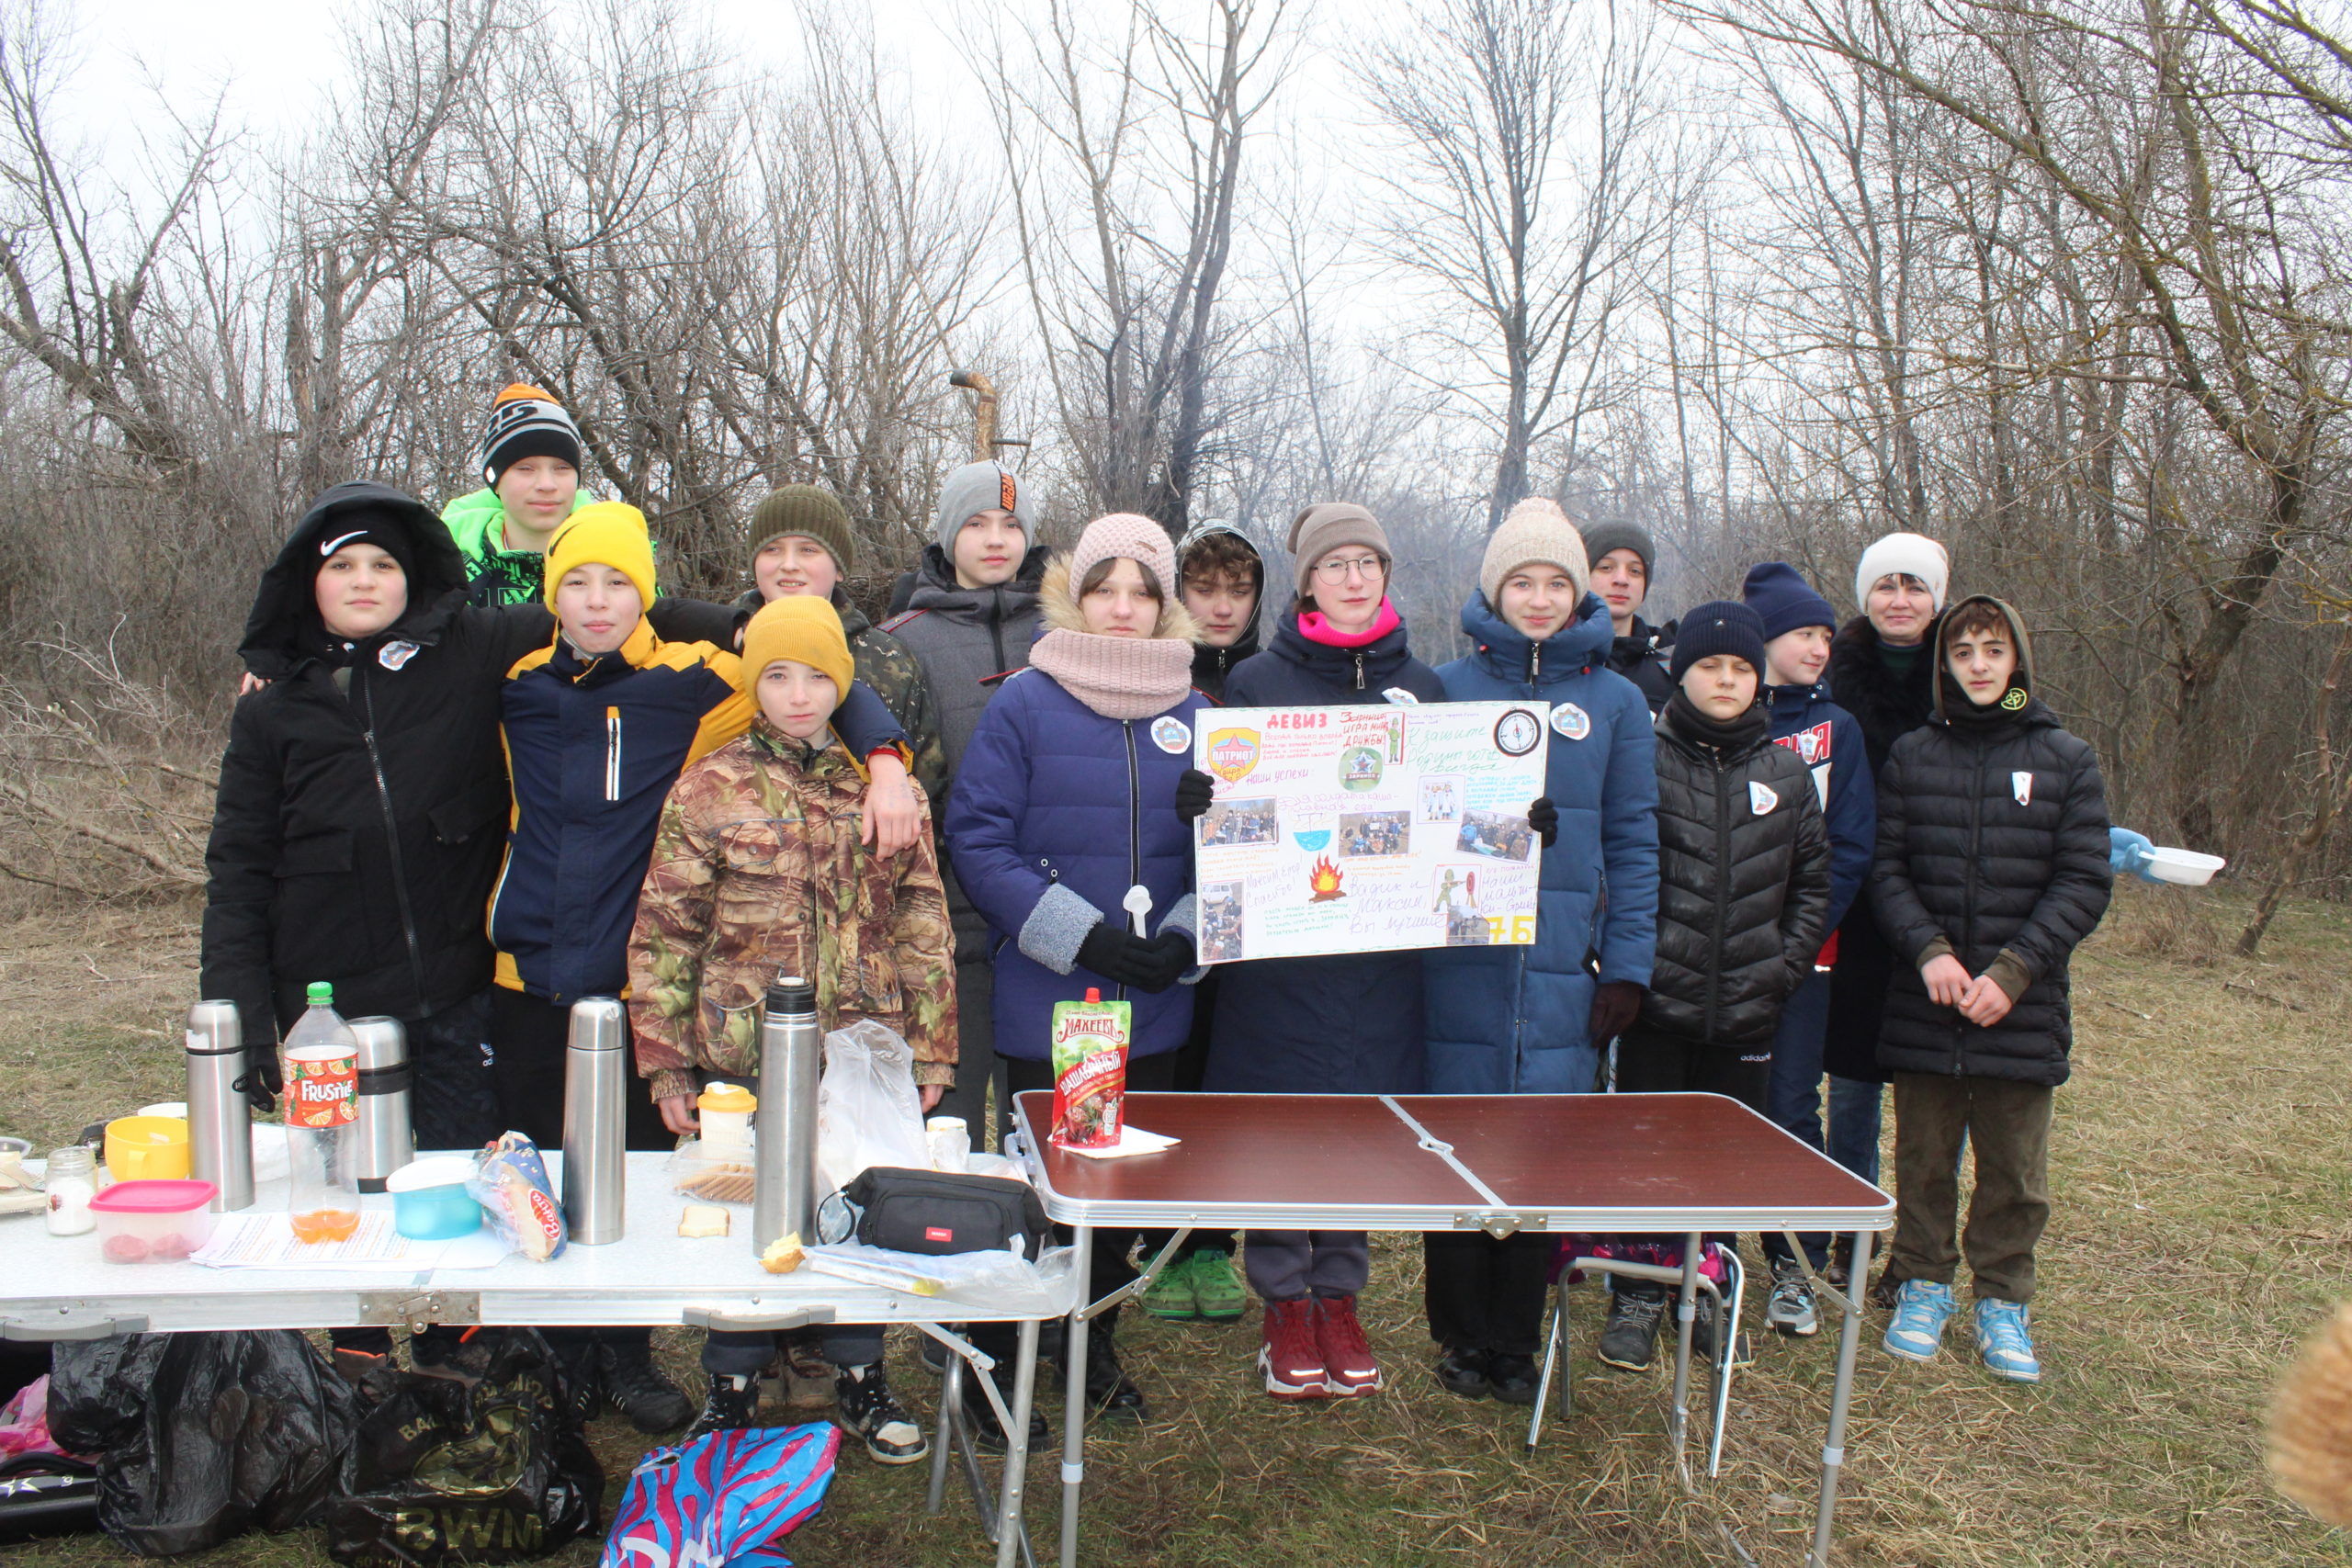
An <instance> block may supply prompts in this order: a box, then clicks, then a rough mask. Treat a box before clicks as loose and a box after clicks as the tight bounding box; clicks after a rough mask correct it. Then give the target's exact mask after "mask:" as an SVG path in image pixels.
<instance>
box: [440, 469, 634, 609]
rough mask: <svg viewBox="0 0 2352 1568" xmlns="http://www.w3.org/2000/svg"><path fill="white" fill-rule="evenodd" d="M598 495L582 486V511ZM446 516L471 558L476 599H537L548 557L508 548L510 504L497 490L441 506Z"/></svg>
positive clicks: (578, 500) (576, 498) (576, 506)
mask: <svg viewBox="0 0 2352 1568" xmlns="http://www.w3.org/2000/svg"><path fill="white" fill-rule="evenodd" d="M595 499H596V498H595V497H594V495H591V494H590V493H589V492H588V488H587V487H586V486H585V485H582V487H581V488H580V490H579V491H577V492H576V493H574V494H573V496H572V498H571V510H572V511H574V512H577V511H579V510H580V509H581V508H582V507H583V506H585V505H587V504H588V503H589V502H593V501H594V500H595ZM441 521H442V522H443V523H445V524H447V525H448V528H449V536H450V537H451V538H453V539H455V540H457V542H458V554H459V555H461V556H463V557H464V558H465V560H466V581H467V583H468V584H469V592H468V593H467V598H468V599H469V600H470V601H471V602H472V603H474V604H490V605H498V604H537V603H538V602H539V599H540V596H541V592H542V588H541V584H542V582H543V581H544V579H545V577H546V569H547V558H546V557H545V556H543V555H541V554H539V552H538V551H537V550H510V549H508V548H507V547H506V503H505V502H503V501H501V500H499V499H498V492H497V491H494V490H478V491H474V492H473V493H472V494H470V495H461V496H459V497H458V499H457V500H455V501H453V502H450V503H449V504H448V505H447V506H445V507H443V508H442V509H441Z"/></svg>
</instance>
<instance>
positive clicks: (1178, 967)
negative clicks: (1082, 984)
mask: <svg viewBox="0 0 2352 1568" xmlns="http://www.w3.org/2000/svg"><path fill="white" fill-rule="evenodd" d="M1078 962H1079V966H1080V968H1084V969H1091V970H1092V971H1094V973H1096V974H1097V975H1100V976H1103V978H1104V979H1105V980H1108V981H1110V982H1111V983H1112V984H1113V985H1114V986H1132V987H1135V988H1136V990H1138V991H1148V992H1152V993H1154V994H1157V993H1159V992H1160V991H1164V990H1166V989H1167V988H1168V987H1170V986H1172V985H1174V984H1175V983H1176V981H1177V979H1178V978H1179V977H1180V976H1182V974H1183V973H1184V971H1185V970H1187V969H1190V968H1191V967H1192V966H1193V939H1192V937H1191V935H1190V934H1188V933H1186V932H1184V931H1162V932H1160V933H1159V935H1158V936H1147V937H1134V936H1129V935H1128V934H1127V933H1126V932H1125V931H1121V930H1119V929H1118V927H1116V926H1114V925H1113V924H1112V923H1111V922H1110V921H1108V920H1104V921H1103V922H1101V923H1100V924H1098V925H1096V926H1095V927H1094V929H1093V930H1091V931H1088V932H1087V933H1086V940H1085V941H1083V942H1080V943H1079V944H1078Z"/></svg>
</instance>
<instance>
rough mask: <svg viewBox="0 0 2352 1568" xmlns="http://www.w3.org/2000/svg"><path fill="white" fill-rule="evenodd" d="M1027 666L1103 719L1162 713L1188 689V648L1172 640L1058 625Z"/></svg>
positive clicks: (1038, 642) (1190, 655)
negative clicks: (1100, 633) (1105, 634)
mask: <svg viewBox="0 0 2352 1568" xmlns="http://www.w3.org/2000/svg"><path fill="white" fill-rule="evenodd" d="M1029 662H1030V663H1032V664H1034V665H1035V666H1036V667H1037V668H1038V669H1040V670H1043V671H1045V672H1046V674H1048V675H1051V676H1052V677H1053V678H1054V679H1055V680H1057V681H1058V682H1061V684H1062V688H1063V690H1065V691H1067V692H1069V694H1070V695H1071V696H1073V697H1076V698H1077V699H1078V700H1079V701H1080V702H1081V703H1084V704H1085V705H1087V706H1088V707H1090V708H1092V709H1093V710H1094V711H1095V712H1096V713H1099V714H1101V715H1102V716H1103V717H1104V718H1149V717H1150V716H1152V715H1154V714H1159V713H1166V712H1167V711H1168V710H1169V709H1170V708H1172V707H1174V706H1175V705H1176V704H1177V702H1178V700H1179V699H1181V698H1182V696H1183V695H1184V694H1185V693H1186V692H1189V691H1191V690H1192V689H1193V645H1192V644H1191V643H1189V642H1185V641H1182V639H1180V638H1176V637H1100V636H1097V635H1096V634H1095V633H1093V632H1081V631H1073V630H1071V629H1070V628H1069V627H1067V626H1061V627H1057V628H1056V629H1054V630H1052V631H1049V632H1047V633H1046V635H1045V636H1043V637H1039V638H1038V639H1037V640H1036V641H1035V643H1033V644H1032V645H1030V649H1029Z"/></svg>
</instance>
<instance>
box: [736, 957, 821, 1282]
mask: <svg viewBox="0 0 2352 1568" xmlns="http://www.w3.org/2000/svg"><path fill="white" fill-rule="evenodd" d="M819 1046H820V1035H819V1033H818V1032H817V987H814V986H812V985H810V984H809V982H808V981H806V980H804V979H802V978H801V977H800V976H797V975H787V976H781V977H779V978H778V979H777V980H776V982H775V984H774V985H772V986H770V987H768V996H767V1007H766V1008H765V1010H764V1011H763V1015H762V1017H761V1019H760V1106H759V1109H758V1110H757V1111H753V1112H752V1251H754V1252H764V1251H766V1250H767V1248H768V1247H769V1245H770V1244H771V1243H773V1242H775V1240H776V1239H777V1238H778V1237H779V1236H784V1235H797V1236H799V1237H800V1239H801V1240H803V1241H805V1242H814V1241H815V1240H816V1239H817V1070H818V1067H819V1066H820V1060H819V1057H818V1054H817V1053H818V1050H819Z"/></svg>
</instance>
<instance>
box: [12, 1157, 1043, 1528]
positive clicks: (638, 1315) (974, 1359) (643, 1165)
mask: <svg viewBox="0 0 2352 1568" xmlns="http://www.w3.org/2000/svg"><path fill="white" fill-rule="evenodd" d="M668 1158H669V1156H667V1155H662V1154H646V1153H637V1154H631V1155H630V1156H628V1202H627V1218H626V1220H625V1223H624V1224H625V1229H624V1235H623V1237H622V1239H621V1240H619V1241H617V1242H614V1243H611V1244H609V1245H607V1246H603V1247H580V1246H573V1247H568V1248H566V1249H565V1251H564V1255H563V1256H562V1257H560V1258H556V1259H554V1260H552V1261H550V1262H546V1263H534V1262H531V1261H530V1260H528V1259H527V1258H520V1257H513V1256H510V1257H508V1258H506V1259H505V1260H504V1261H503V1262H501V1263H499V1264H497V1265H496V1266H494V1267H492V1268H489V1269H448V1268H437V1269H423V1270H418V1271H415V1272H411V1273H402V1272H401V1271H399V1270H383V1271H369V1272H355V1271H346V1270H340V1269H334V1270H330V1269H316V1270H301V1271H297V1270H284V1269H206V1268H200V1267H198V1265H196V1264H193V1263H186V1262H180V1263H141V1264H119V1263H108V1262H106V1261H105V1260H104V1259H103V1258H100V1257H99V1256H98V1249H97V1247H96V1238H95V1237H94V1236H91V1235H79V1236H52V1235H49V1234H48V1232H47V1231H46V1229H44V1228H43V1226H42V1224H41V1222H40V1217H39V1216H38V1215H22V1216H17V1217H12V1218H5V1219H0V1248H5V1253H6V1258H7V1260H8V1263H9V1265H10V1267H9V1268H8V1269H6V1273H5V1277H0V1339H17V1340H36V1341H39V1340H70V1339H102V1338H105V1337H108V1336H110V1335H116V1334H145V1333H153V1334H176V1333H198V1332H217V1331H223V1330H232V1329H253V1328H296V1329H313V1328H339V1327H346V1326H356V1325H386V1326H393V1325H407V1326H408V1327H410V1328H411V1329H421V1328H424V1327H425V1326H426V1325H431V1324H436V1323H451V1324H485V1325H499V1326H510V1327H534V1328H546V1327H593V1326H597V1325H647V1326H651V1327H673V1326H684V1327H698V1328H718V1329H741V1330H763V1329H786V1328H798V1327H803V1326H805V1325H811V1324H826V1323H833V1322H844V1323H879V1324H893V1323H899V1324H906V1325H910V1326H911V1327H914V1328H916V1329H918V1330H920V1331H921V1332H922V1333H924V1334H926V1335H928V1336H930V1337H932V1338H933V1339H936V1340H938V1341H939V1342H940V1343H941V1344H942V1345H944V1346H945V1347H946V1348H947V1349H948V1350H949V1351H950V1352H951V1354H950V1357H949V1359H948V1367H949V1377H948V1379H947V1381H946V1383H945V1384H944V1391H943V1396H942V1400H943V1402H942V1405H941V1413H940V1420H939V1425H938V1438H937V1440H936V1443H935V1446H934V1448H933V1456H932V1467H931V1468H932V1473H931V1485H930V1489H929V1495H928V1496H927V1499H926V1503H927V1506H928V1509H929V1511H930V1512H931V1513H933V1514H936V1513H938V1512H939V1511H940V1509H941V1507H942V1506H943V1502H944V1497H943V1494H944V1485H945V1479H946V1473H947V1467H948V1461H949V1458H950V1450H954V1451H955V1453H956V1455H957V1456H958V1457H960V1458H961V1460H962V1461H963V1463H962V1468H963V1471H964V1474H965V1479H966V1481H967V1483H968V1485H969V1487H970V1490H971V1494H972V1501H973V1506H974V1509H975V1511H976V1512H977V1513H978V1516H979V1518H980V1521H981V1524H982V1527H983V1528H984V1529H986V1530H987V1532H988V1535H989V1540H990V1541H991V1542H992V1543H993V1544H994V1545H995V1548H996V1563H997V1568H1013V1564H1014V1562H1015V1561H1016V1558H1025V1559H1026V1560H1027V1561H1029V1562H1032V1563H1034V1562H1035V1553H1034V1551H1032V1549H1031V1547H1030V1543H1029V1540H1028V1538H1027V1531H1026V1529H1025V1527H1024V1526H1023V1520H1022V1511H1023V1483H1024V1481H1025V1479H1026V1477H1025V1472H1026V1470H1027V1461H1028V1449H1029V1418H1030V1410H1031V1407H1032V1404H1033V1403H1034V1399H1035V1388H1036V1374H1037V1335H1038V1328H1039V1325H1040V1324H1041V1323H1042V1322H1044V1321H1045V1319H1044V1318H1042V1317H1035V1316H1033V1317H1022V1316H1020V1315H1019V1314H1014V1313H1010V1312H1002V1311H993V1310H988V1309H980V1308H974V1307H970V1306H967V1305H964V1304H962V1303H957V1302H956V1301H954V1300H952V1299H951V1298H949V1297H945V1296H918V1295H914V1294H911V1293H910V1292H899V1291H891V1290H884V1289H880V1288H877V1287H872V1286H864V1285H858V1284H854V1283H852V1282H851V1281H849V1280H839V1279H832V1278H829V1277H827V1276H823V1275H818V1274H812V1273H809V1272H807V1271H801V1272H797V1273H792V1274H778V1275H767V1274H763V1273H761V1272H760V1270H759V1268H758V1265H757V1263H756V1262H755V1261H754V1259H753V1258H752V1251H751V1243H750V1240H749V1238H748V1234H747V1232H748V1225H749V1221H750V1206H749V1205H748V1204H738V1205H730V1208H732V1209H735V1210H739V1211H740V1212H741V1223H742V1224H744V1226H745V1227H746V1229H745V1230H744V1231H739V1232H738V1233H737V1234H735V1235H730V1236H726V1237H713V1238H705V1239H697V1240H687V1239H684V1238H682V1237H680V1236H678V1235H676V1234H675V1233H676V1230H677V1223H678V1209H679V1205H680V1204H681V1203H682V1202H684V1200H683V1199H681V1198H679V1197H678V1196H676V1195H675V1194H674V1193H673V1191H672V1190H671V1185H670V1181H669V1179H668V1177H667V1175H666V1174H665V1173H664V1171H663V1169H662V1165H663V1163H664V1162H665V1161H666V1160H667V1159H668ZM559 1161H560V1156H558V1155H555V1154H552V1153H550V1154H549V1155H548V1165H549V1167H550V1168H551V1169H552V1170H554V1171H555V1172H556V1173H557V1179H559V1180H560V1164H559ZM284 1202H285V1199H284V1184H283V1183H282V1182H278V1183H262V1184H261V1185H260V1186H259V1187H258V1188H257V1190H256V1191H255V1195H254V1206H253V1208H251V1209H249V1210H246V1211H244V1212H245V1213H270V1212H272V1211H274V1210H277V1209H281V1208H283V1207H284ZM361 1206H362V1207H363V1208H367V1209H373V1208H379V1207H384V1208H388V1207H390V1199H389V1198H384V1197H380V1196H370V1197H366V1198H363V1199H362V1200H361ZM1082 1266H1083V1265H1082V1263H1081V1267H1082ZM1080 1278H1082V1276H1080ZM1072 1293H1073V1295H1075V1294H1078V1293H1079V1290H1078V1288H1074V1289H1073V1292H1072ZM1073 1304H1075V1303H1073ZM1062 1310H1064V1309H1060V1308H1057V1310H1056V1311H1055V1312H1053V1313H1050V1314H1046V1316H1058V1315H1060V1313H1061V1311H1062ZM948 1322H952V1323H956V1324H958V1325H962V1324H968V1323H1017V1324H1019V1325H1020V1333H1019V1337H1018V1349H1017V1351H1016V1355H1015V1359H1014V1363H1013V1366H1012V1389H1011V1398H1010V1400H1009V1401H1008V1400H1007V1398H1006V1396H1005V1393H1004V1392H1003V1391H1001V1390H1000V1389H999V1388H998V1386H997V1380H996V1378H995V1377H994V1376H993V1375H992V1373H993V1371H994V1370H995V1369H996V1368H997V1367H998V1362H997V1361H996V1360H995V1359H994V1358H992V1357H990V1356H989V1355H988V1354H987V1353H986V1352H984V1351H982V1350H980V1349H979V1348H978V1347H976V1346H974V1345H973V1344H972V1343H971V1342H970V1341H969V1340H967V1339H966V1338H964V1337H962V1336H961V1335H958V1334H956V1333H954V1332H952V1331H951V1330H949V1329H948V1328H946V1327H945V1326H944V1323H948ZM967 1367H968V1368H969V1369H970V1371H972V1372H975V1373H977V1374H978V1386H979V1389H980V1392H981V1393H982V1394H984V1395H985V1396H986V1397H987V1399H988V1401H989V1404H990V1406H991V1407H992V1408H993V1410H994V1411H995V1414H996V1416H997V1419H998V1420H999V1421H1000V1422H1001V1423H1002V1429H1003V1431H1004V1434H1005V1438H1006V1443H1007V1449H1006V1453H1005V1459H1004V1468H1003V1473H1002V1475H1001V1478H1000V1480H999V1482H998V1484H997V1486H996V1487H995V1488H994V1492H995V1495H994V1496H993V1497H991V1496H990V1495H989V1492H990V1488H989V1486H988V1485H987V1483H986V1482H985V1480H984V1478H983V1476H982V1473H981V1470H980V1465H979V1461H978V1454H977V1451H976V1449H975V1446H974V1444H973V1443H972V1441H971V1437H970V1434H969V1433H968V1432H967V1431H966V1430H965V1427H964V1424H963V1422H962V1419H961V1416H962V1412H961V1410H960V1409H959V1408H952V1407H951V1405H950V1404H949V1403H948V1400H949V1397H950V1396H953V1397H954V1398H955V1399H956V1400H958V1401H960V1398H961V1396H962V1393H963V1380H964V1376H965V1372H966V1369H967Z"/></svg>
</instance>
